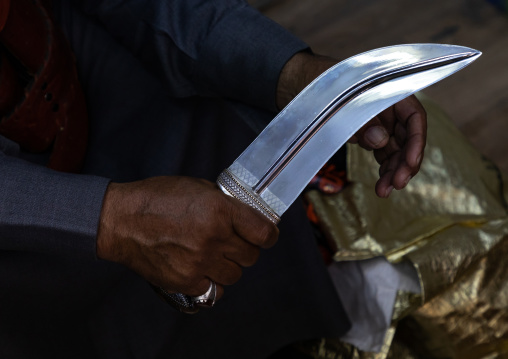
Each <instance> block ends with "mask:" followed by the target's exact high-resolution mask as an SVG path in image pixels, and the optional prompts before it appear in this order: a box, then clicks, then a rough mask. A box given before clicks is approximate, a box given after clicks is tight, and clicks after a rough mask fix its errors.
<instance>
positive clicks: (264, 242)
mask: <svg viewBox="0 0 508 359" xmlns="http://www.w3.org/2000/svg"><path fill="white" fill-rule="evenodd" d="M231 200H232V201H235V202H236V203H235V207H236V210H235V213H234V215H233V217H232V219H233V229H234V231H235V232H236V234H237V235H238V236H239V237H240V238H243V239H244V240H245V241H247V242H250V243H252V244H254V245H256V246H259V247H261V248H270V247H272V246H273V245H274V244H275V243H276V242H277V239H278V237H279V229H278V228H277V226H276V225H275V224H274V223H272V222H271V221H270V220H269V219H268V218H266V217H265V216H264V215H263V214H261V213H260V212H258V211H257V210H255V209H254V208H251V207H249V206H248V205H246V204H244V203H242V202H240V201H238V200H236V199H234V198H231Z"/></svg>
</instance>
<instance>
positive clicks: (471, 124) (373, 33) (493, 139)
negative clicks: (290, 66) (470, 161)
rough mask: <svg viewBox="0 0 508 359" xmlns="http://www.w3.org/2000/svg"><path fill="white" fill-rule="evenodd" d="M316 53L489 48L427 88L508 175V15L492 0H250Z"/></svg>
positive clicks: (341, 55) (343, 55)
mask: <svg viewBox="0 0 508 359" xmlns="http://www.w3.org/2000/svg"><path fill="white" fill-rule="evenodd" d="M250 2H251V4H253V5H254V6H256V7H257V8H258V9H259V10H260V11H262V12H263V13H264V14H265V15H267V16H268V17H270V18H272V19H273V20H275V21H276V22H278V23H279V24H281V25H282V26H284V27H285V28H287V29H288V30H290V31H291V32H292V33H294V34H295V35H297V36H298V37H300V38H302V39H303V40H304V41H306V42H307V43H308V44H309V45H310V46H311V47H312V48H313V50H314V51H315V52H317V53H322V54H326V55H330V56H334V57H336V58H338V59H344V58H347V57H349V56H352V55H355V54H357V53H360V52H363V51H367V50H371V49H374V48H378V47H382V46H388V45H394V44H401V43H418V42H433V43H448V44H457V45H464V46H469V47H472V48H475V49H477V50H480V51H482V52H483V55H482V56H481V57H480V58H479V59H478V60H477V61H476V62H474V63H473V64H472V65H470V66H469V67H467V68H466V69H464V70H462V71H460V72H458V73H457V74H455V75H453V76H452V77H449V78H447V79H445V80H443V81H442V82H439V83H437V84H435V85H433V86H431V87H429V88H427V89H426V90H425V91H424V92H425V93H426V94H427V95H429V96H430V97H432V98H433V99H434V100H435V101H436V102H437V103H439V104H440V105H441V106H442V107H443V108H444V109H445V111H446V112H447V113H448V114H449V115H450V117H451V118H452V120H453V121H454V122H455V123H456V125H457V126H458V127H459V128H460V129H461V130H462V132H463V133H464V134H465V135H466V137H468V138H469V139H470V140H471V141H472V142H473V143H474V144H475V146H476V147H477V148H478V149H479V150H480V151H481V152H482V153H483V154H485V155H486V156H487V157H489V158H490V159H491V160H493V161H494V163H496V164H497V165H498V166H499V167H500V168H501V169H502V170H503V171H504V172H506V173H508V155H507V154H506V152H508V140H507V136H508V119H507V117H508V15H506V14H505V13H503V12H502V11H500V10H498V9H497V8H496V7H494V6H493V5H492V4H491V3H490V2H488V1H487V0H426V1H408V0H382V1H381V0H250Z"/></svg>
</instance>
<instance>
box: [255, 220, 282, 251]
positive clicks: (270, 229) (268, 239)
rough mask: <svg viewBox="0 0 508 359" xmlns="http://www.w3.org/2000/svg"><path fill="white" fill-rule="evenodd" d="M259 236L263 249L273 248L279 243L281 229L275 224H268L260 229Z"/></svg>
mask: <svg viewBox="0 0 508 359" xmlns="http://www.w3.org/2000/svg"><path fill="white" fill-rule="evenodd" d="M258 236H259V245H260V246H261V247H267V246H268V247H271V246H272V245H274V244H275V242H276V241H277V237H278V236H279V229H278V228H277V226H275V225H274V224H273V223H266V224H265V225H263V226H261V227H260V228H259V232H258Z"/></svg>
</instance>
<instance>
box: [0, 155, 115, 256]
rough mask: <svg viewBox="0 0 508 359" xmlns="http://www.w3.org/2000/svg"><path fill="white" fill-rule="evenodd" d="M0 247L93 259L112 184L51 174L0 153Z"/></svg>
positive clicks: (82, 177)
mask: <svg viewBox="0 0 508 359" xmlns="http://www.w3.org/2000/svg"><path fill="white" fill-rule="evenodd" d="M0 168H2V176H0V191H1V192H0V195H1V201H2V206H1V207H0V247H1V249H3V250H20V251H33V252H44V253H51V254H57V255H66V256H74V257H76V256H79V257H84V258H87V259H91V260H95V259H96V258H97V257H96V236H97V229H98V225H99V217H100V213H101V209H102V201H103V198H104V194H105V191H106V188H107V186H108V184H109V180H108V179H106V178H101V177H95V176H85V175H74V174H67V173H61V172H56V171H52V170H49V169H47V168H44V167H40V166H36V165H33V164H31V163H28V162H25V161H23V160H19V159H17V158H13V157H9V156H6V155H3V154H1V153H0Z"/></svg>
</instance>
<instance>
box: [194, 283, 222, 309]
mask: <svg viewBox="0 0 508 359" xmlns="http://www.w3.org/2000/svg"><path fill="white" fill-rule="evenodd" d="M216 297H217V285H216V284H215V282H214V281H213V280H210V287H208V290H207V291H206V293H205V294H202V295H199V296H197V297H191V300H192V303H193V304H194V305H197V306H200V307H208V308H211V307H213V306H214V304H215V299H216Z"/></svg>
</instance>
